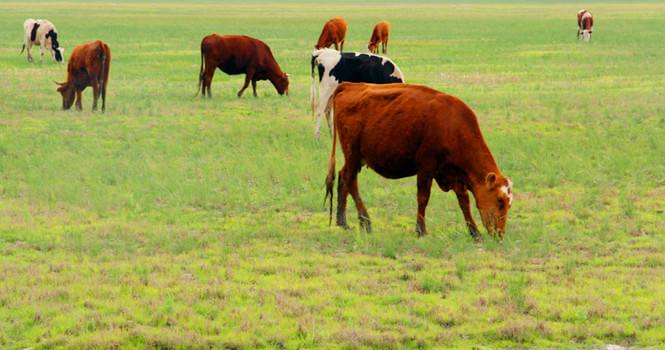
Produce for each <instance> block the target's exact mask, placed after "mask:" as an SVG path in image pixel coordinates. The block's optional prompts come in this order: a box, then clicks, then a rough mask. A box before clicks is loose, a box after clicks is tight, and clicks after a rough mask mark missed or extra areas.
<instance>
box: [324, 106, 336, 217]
mask: <svg viewBox="0 0 665 350" xmlns="http://www.w3.org/2000/svg"><path fill="white" fill-rule="evenodd" d="M331 113H332V111H331ZM332 134H333V135H332V136H333V140H332V152H331V153H330V159H328V175H327V176H326V197H325V198H324V199H323V204H324V205H325V203H326V200H327V199H328V196H330V204H329V205H330V207H329V209H328V225H332V213H333V197H334V195H333V187H334V184H335V149H336V145H337V133H336V132H335V129H333V130H332Z"/></svg>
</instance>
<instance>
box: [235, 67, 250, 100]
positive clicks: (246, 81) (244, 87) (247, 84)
mask: <svg viewBox="0 0 665 350" xmlns="http://www.w3.org/2000/svg"><path fill="white" fill-rule="evenodd" d="M252 79H254V72H253V71H247V74H245V83H244V84H243V85H242V88H241V89H240V91H238V97H241V96H242V93H243V92H245V89H247V87H248V86H249V82H250V81H252Z"/></svg>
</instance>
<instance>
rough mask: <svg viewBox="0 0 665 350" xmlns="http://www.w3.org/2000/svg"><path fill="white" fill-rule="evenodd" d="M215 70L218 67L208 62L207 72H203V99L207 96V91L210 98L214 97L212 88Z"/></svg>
mask: <svg viewBox="0 0 665 350" xmlns="http://www.w3.org/2000/svg"><path fill="white" fill-rule="evenodd" d="M215 69H217V66H216V65H215V64H214V63H213V62H208V61H206V65H205V71H204V72H203V95H201V97H205V96H206V90H207V91H208V98H211V97H212V93H211V92H210V86H211V85H212V77H213V76H214V75H215Z"/></svg>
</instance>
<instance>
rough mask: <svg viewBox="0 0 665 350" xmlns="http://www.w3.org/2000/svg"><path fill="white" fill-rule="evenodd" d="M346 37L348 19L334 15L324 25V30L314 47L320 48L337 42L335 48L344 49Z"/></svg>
mask: <svg viewBox="0 0 665 350" xmlns="http://www.w3.org/2000/svg"><path fill="white" fill-rule="evenodd" d="M345 39H346V20H344V18H342V17H334V18H331V19H330V20H329V21H328V22H326V23H325V24H324V25H323V30H321V35H319V40H318V41H317V42H316V46H314V48H315V49H317V50H318V49H323V48H328V47H330V45H332V44H335V50H339V51H343V50H344V40H345Z"/></svg>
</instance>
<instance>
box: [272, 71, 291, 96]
mask: <svg viewBox="0 0 665 350" xmlns="http://www.w3.org/2000/svg"><path fill="white" fill-rule="evenodd" d="M270 81H271V82H272V84H273V85H274V86H275V89H277V93H279V94H280V95H284V94H286V95H287V96H288V95H289V75H288V74H286V73H281V72H280V73H279V74H276V75H275V77H274V78H273V79H270Z"/></svg>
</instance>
